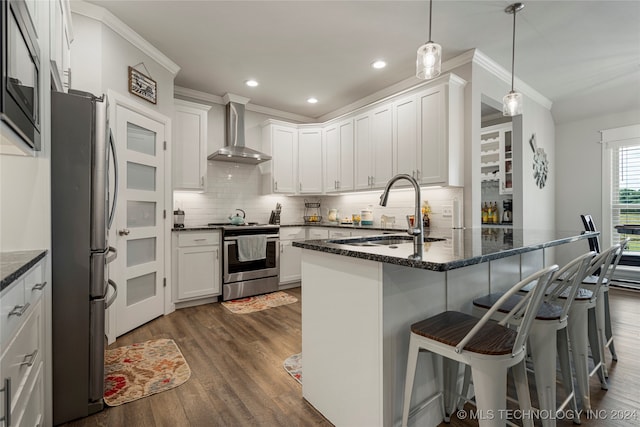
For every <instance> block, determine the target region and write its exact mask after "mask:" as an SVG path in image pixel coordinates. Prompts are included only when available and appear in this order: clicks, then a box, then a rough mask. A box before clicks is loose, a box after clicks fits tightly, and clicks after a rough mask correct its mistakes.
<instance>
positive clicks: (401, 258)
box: [294, 228, 598, 426]
mask: <svg viewBox="0 0 640 427" xmlns="http://www.w3.org/2000/svg"><path fill="white" fill-rule="evenodd" d="M597 234H598V233H586V232H584V231H577V232H563V231H545V230H517V229H515V230H511V229H496V228H492V229H489V228H482V229H456V230H450V229H446V230H445V229H443V230H429V232H427V233H425V238H426V240H429V241H426V242H425V243H424V247H423V256H422V259H420V260H416V259H412V258H411V257H410V256H411V255H412V252H413V243H412V241H410V240H407V241H406V243H404V242H403V241H402V240H401V239H398V240H396V241H395V242H394V241H390V240H389V239H390V236H389V235H385V236H379V237H378V238H377V239H379V240H382V239H385V240H386V243H388V244H378V243H385V242H378V243H376V242H375V240H376V237H365V238H351V239H333V240H332V239H329V240H315V241H304V242H295V243H294V246H297V247H300V248H302V249H303V251H302V354H303V382H302V383H303V385H302V393H303V397H304V398H305V399H306V400H307V401H309V402H310V403H311V404H312V405H313V406H314V407H315V408H316V409H318V410H319V411H320V412H321V413H322V414H323V415H324V416H325V417H326V418H327V419H328V420H329V421H331V422H332V423H333V424H334V425H336V426H394V425H399V423H400V419H401V412H402V395H403V389H404V379H405V369H406V363H407V351H408V345H409V331H410V325H411V324H412V323H414V322H417V321H419V320H421V319H424V318H427V317H430V316H433V315H435V314H438V313H440V312H442V311H445V310H459V311H463V312H467V313H471V301H472V300H473V298H475V297H477V296H480V295H484V294H487V293H489V292H499V291H502V290H505V289H508V288H509V287H511V286H512V285H514V284H515V283H516V282H518V281H519V280H520V279H521V278H524V277H526V276H528V275H529V274H531V273H533V272H535V271H537V270H539V269H541V268H542V267H543V266H546V265H550V264H552V263H553V260H552V259H551V258H553V256H552V255H551V253H552V250H553V248H555V247H558V246H559V245H564V244H568V243H572V242H577V241H578V240H581V239H586V238H588V237H592V236H595V235H597ZM404 236H406V234H404V235H402V234H398V237H404ZM584 246H585V251H586V250H588V245H587V243H586V241H585V243H584ZM420 357H421V358H420V359H419V366H418V369H417V371H416V381H415V388H414V393H413V396H412V405H411V406H412V408H413V407H416V406H418V405H419V404H420V402H422V401H424V400H425V399H427V398H428V397H429V396H431V395H432V394H433V393H434V392H435V390H436V387H435V381H434V380H433V374H432V370H431V363H430V360H429V359H428V358H427V357H424V356H420ZM441 421H442V419H441V417H440V413H439V410H438V407H437V405H431V406H429V407H428V408H427V409H426V410H424V411H422V412H420V413H419V414H417V415H416V417H415V418H414V419H410V425H420V426H436V425H438V424H439V423H440V422H441Z"/></svg>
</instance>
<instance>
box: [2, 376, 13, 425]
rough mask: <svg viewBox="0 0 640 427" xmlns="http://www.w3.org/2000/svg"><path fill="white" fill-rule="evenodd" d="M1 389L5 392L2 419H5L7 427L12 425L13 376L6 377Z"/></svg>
mask: <svg viewBox="0 0 640 427" xmlns="http://www.w3.org/2000/svg"><path fill="white" fill-rule="evenodd" d="M0 391H3V392H4V399H3V400H4V417H2V418H0V421H4V425H5V427H11V377H7V378H5V379H4V387H3V388H0Z"/></svg>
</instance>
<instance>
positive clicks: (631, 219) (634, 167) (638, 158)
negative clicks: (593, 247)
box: [611, 143, 640, 255]
mask: <svg viewBox="0 0 640 427" xmlns="http://www.w3.org/2000/svg"><path fill="white" fill-rule="evenodd" d="M612 151H613V152H612V153H611V154H612V155H611V161H612V165H611V172H612V174H611V175H612V176H611V185H612V188H611V222H612V224H613V225H617V224H640V143H638V144H635V145H622V146H619V147H615V148H613V149H612ZM612 237H613V239H614V241H618V240H623V239H624V238H626V237H631V239H632V240H631V242H630V243H629V248H628V251H629V252H630V254H633V255H640V235H633V234H629V235H625V234H620V233H618V232H617V230H615V229H614V230H612Z"/></svg>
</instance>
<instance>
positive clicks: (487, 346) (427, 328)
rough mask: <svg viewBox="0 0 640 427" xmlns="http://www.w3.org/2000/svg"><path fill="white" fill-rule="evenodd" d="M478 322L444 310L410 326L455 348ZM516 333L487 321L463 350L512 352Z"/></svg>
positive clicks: (473, 318) (469, 316) (423, 334)
mask: <svg viewBox="0 0 640 427" xmlns="http://www.w3.org/2000/svg"><path fill="white" fill-rule="evenodd" d="M477 323H478V318H477V317H473V316H471V315H469V314H466V313H461V312H458V311H445V312H444V313H440V314H437V315H435V316H433V317H430V318H428V319H425V320H422V321H420V322H417V323H414V324H413V325H411V332H412V333H414V334H417V335H420V336H423V337H425V338H429V339H432V340H434V341H438V342H441V343H444V344H447V345H450V346H452V347H455V346H457V345H458V343H459V342H460V341H462V338H464V337H465V335H467V334H468V333H469V331H471V329H472V328H473V327H474V326H475V325H476V324H477ZM516 335H517V332H516V331H515V330H514V329H509V328H506V327H504V326H502V325H499V324H498V323H497V322H487V323H486V324H485V325H483V327H482V329H480V330H479V331H478V332H477V333H476V335H474V336H473V338H471V340H470V341H469V343H468V344H467V345H465V346H464V350H466V351H471V352H473V353H480V354H492V355H498V354H509V353H511V351H512V350H513V344H514V343H515V340H516Z"/></svg>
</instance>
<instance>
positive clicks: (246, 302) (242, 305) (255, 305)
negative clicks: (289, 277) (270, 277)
mask: <svg viewBox="0 0 640 427" xmlns="http://www.w3.org/2000/svg"><path fill="white" fill-rule="evenodd" d="M296 301H298V298H296V297H294V296H292V295H289V294H288V293H286V292H282V291H278V292H272V293H270V294H265V295H256V296H253V297H248V298H240V299H234V300H231V301H225V302H223V303H222V305H223V306H225V307H226V308H227V309H228V310H229V311H230V312H232V313H235V314H247V313H253V312H254V311H261V310H266V309H268V308H273V307H278V306H280V305H286V304H293V303H294V302H296Z"/></svg>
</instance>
